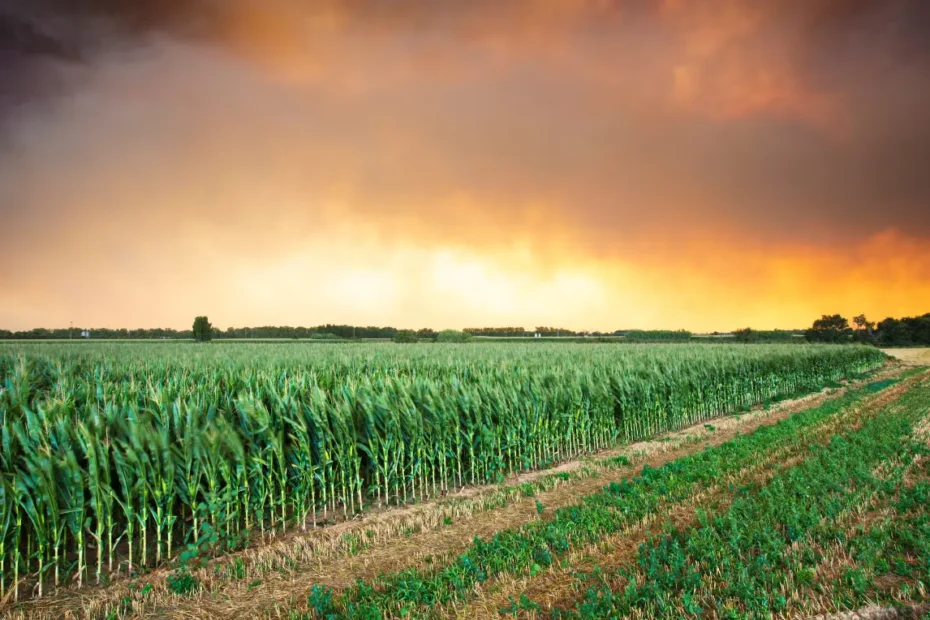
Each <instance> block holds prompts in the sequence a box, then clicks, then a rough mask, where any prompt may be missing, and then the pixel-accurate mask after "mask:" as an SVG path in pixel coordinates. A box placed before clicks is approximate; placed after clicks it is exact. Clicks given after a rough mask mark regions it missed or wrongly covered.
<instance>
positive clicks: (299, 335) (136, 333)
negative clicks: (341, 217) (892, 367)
mask: <svg viewBox="0 0 930 620" xmlns="http://www.w3.org/2000/svg"><path fill="white" fill-rule="evenodd" d="M201 318H202V319H204V322H201V323H200V324H199V327H197V329H198V331H197V332H196V333H195V330H194V329H181V330H178V329H170V328H152V329H146V328H138V329H126V328H120V329H111V328H108V327H98V328H86V327H60V328H54V329H48V328H43V327H38V328H35V329H30V330H25V331H10V330H4V329H0V340H68V339H72V340H77V339H81V338H85V337H86V338H90V339H94V340H97V339H106V340H162V339H163V340H185V339H186V340H190V339H197V340H232V339H242V340H248V339H291V340H293V339H312V340H356V339H382V340H396V341H401V342H416V341H424V340H439V341H440V342H462V341H465V340H468V339H470V338H472V337H476V336H477V337H486V338H532V337H534V336H535V335H536V334H539V335H540V336H542V337H558V336H561V337H576V338H577V337H582V336H594V337H598V336H622V337H624V338H625V340H627V341H629V342H687V341H689V340H691V339H692V336H693V334H691V332H688V331H685V330H676V331H671V330H635V329H626V330H623V329H619V330H616V331H612V332H600V331H592V332H585V331H577V330H571V329H566V328H559V327H536V328H535V329H533V330H527V329H525V328H523V327H470V328H467V329H465V330H462V331H454V330H444V331H442V332H437V331H436V330H433V329H430V328H423V329H419V330H409V329H398V328H396V327H390V326H388V327H376V326H370V325H369V326H360V325H336V324H332V323H326V324H324V325H317V326H315V327H291V326H287V325H285V326H274V325H265V326H261V327H227V328H226V329H223V330H221V329H218V328H216V327H213V326H212V325H210V324H209V321H206V317H198V320H199V319H201ZM713 335H715V336H729V334H720V333H718V332H714V333H713ZM732 339H733V340H735V341H736V342H741V343H779V342H784V343H788V342H804V341H805V340H806V341H808V342H828V343H852V342H858V343H865V344H872V345H875V346H880V347H902V346H903V347H907V346H930V313H927V314H924V315H922V316H917V317H904V318H901V319H896V318H887V319H885V320H884V321H881V322H880V323H876V322H873V321H869V320H868V319H867V318H866V317H865V315H861V314H860V315H859V316H856V317H853V320H852V323H850V321H849V320H848V319H847V318H845V317H843V316H841V315H839V314H832V315H823V316H822V317H821V318H819V319H817V320H816V321H814V323H813V325H811V327H810V328H808V329H807V330H781V329H774V330H755V329H751V328H748V327H746V328H743V329H737V330H735V331H733V332H732ZM721 341H724V340H723V339H721ZM726 341H732V340H730V338H729V337H727V338H726Z"/></svg>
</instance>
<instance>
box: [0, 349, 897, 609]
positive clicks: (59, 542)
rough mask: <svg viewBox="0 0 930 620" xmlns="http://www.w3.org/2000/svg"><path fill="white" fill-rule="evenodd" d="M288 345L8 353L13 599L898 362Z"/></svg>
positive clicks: (3, 556)
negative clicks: (296, 349)
mask: <svg viewBox="0 0 930 620" xmlns="http://www.w3.org/2000/svg"><path fill="white" fill-rule="evenodd" d="M285 349H286V348H283V349H282V350H277V349H276V348H275V347H273V346H271V345H264V346H258V347H248V346H247V345H243V346H242V347H241V348H237V349H236V350H235V352H234V353H227V351H228V350H227V349H224V350H223V355H222V357H221V356H219V355H217V354H216V353H213V352H212V350H209V349H207V350H202V349H199V348H197V347H193V346H185V345H153V347H152V348H151V349H150V350H147V351H143V350H142V348H140V347H138V346H131V345H130V346H128V347H127V346H120V345H100V346H99V347H95V348H94V349H90V348H89V347H81V348H80V350H75V349H74V348H68V347H56V346H55V345H44V346H42V347H41V348H39V347H37V348H29V347H28V346H23V345H19V346H15V347H7V348H3V349H0V377H2V386H3V387H2V388H0V415H2V421H3V427H2V433H3V435H2V452H0V473H2V485H0V575H2V582H0V588H2V590H3V591H4V592H3V593H4V594H6V593H7V590H11V591H12V592H11V593H12V596H13V598H16V597H19V596H20V595H21V594H25V595H28V594H31V593H32V592H33V591H34V592H35V594H36V595H41V594H42V593H43V591H44V590H45V589H47V587H48V585H49V584H60V583H62V582H65V581H68V582H71V581H74V582H76V583H77V584H78V585H80V584H81V583H83V582H87V581H94V582H100V581H102V580H105V579H108V578H110V577H112V576H115V575H116V574H119V573H123V574H128V575H132V574H136V573H138V572H139V571H140V570H143V569H145V568H147V567H152V566H156V565H159V564H161V563H163V562H165V561H166V560H168V559H176V558H177V557H178V552H179V551H183V553H182V554H181V557H180V559H182V560H183V559H185V558H184V553H189V552H190V550H191V549H200V548H204V547H209V549H210V551H211V552H212V553H215V552H218V551H222V550H230V549H235V548H239V547H242V546H244V545H246V544H247V543H248V542H249V541H250V540H251V538H252V536H253V535H258V536H261V537H262V538H266V537H268V536H271V535H280V534H283V533H285V532H287V531H288V530H290V529H294V528H297V529H300V530H304V529H306V528H308V527H312V526H313V525H317V524H319V523H321V522H330V521H332V520H333V519H334V518H335V516H336V515H337V514H338V515H340V516H341V517H343V518H344V517H346V516H348V515H349V514H351V513H358V512H360V511H362V510H365V509H368V508H370V507H371V506H372V505H385V504H397V503H404V502H409V501H419V500H421V499H425V498H428V497H431V496H434V495H438V494H443V493H444V492H445V491H447V490H449V489H454V488H458V487H461V486H462V485H464V484H479V483H487V482H497V481H500V480H502V479H503V478H504V477H506V476H509V475H511V474H513V473H515V472H518V471H525V470H528V469H535V468H541V467H545V466H547V465H550V464H552V463H555V462H557V461H560V460H564V459H567V458H570V457H573V456H576V455H579V454H584V453H590V452H592V451H595V450H598V449H600V448H603V447H605V446H607V445H613V444H616V443H623V442H628V441H633V440H636V439H640V438H643V437H648V436H651V435H654V434H656V433H660V432H665V431H668V430H672V429H676V428H680V427H682V426H686V425H690V424H694V423H695V422H699V421H703V420H707V419H710V418H712V417H715V416H719V415H723V414H727V413H732V412H735V411H739V410H741V409H744V408H746V407H748V406H751V405H752V404H755V403H760V402H765V401H770V400H773V399H778V398H782V397H785V396H787V395H791V394H797V393H803V392H810V391H815V390H818V389H820V388H822V387H823V386H824V385H827V384H829V383H831V382H834V381H837V380H839V379H842V378H844V377H849V376H853V375H857V374H860V373H863V372H866V371H868V370H871V369H873V368H875V367H877V366H878V365H880V364H881V363H882V362H883V356H882V355H881V353H879V352H878V351H876V350H874V349H869V348H859V347H816V346H794V347H790V348H784V347H777V346H773V347H763V346H760V347H735V346H734V347H702V346H700V345H685V346H651V347H645V346H644V347H634V346H631V347H625V348H622V349H621V348H618V347H611V346H604V347H600V346H596V345H594V346H574V345H558V346H552V347H548V346H546V345H530V346H526V347H520V346H517V345H501V346H500V347H482V348H481V349H480V350H478V351H477V352H476V351H475V350H468V351H467V352H466V350H465V349H462V348H456V347H441V346H431V347H429V349H428V350H425V351H424V350H423V349H418V348H416V347H414V348H412V349H411V350H410V351H409V352H408V351H402V352H398V348H397V347H379V346H378V345H362V346H358V347H352V348H349V347H345V348H340V350H338V351H336V350H331V349H328V350H314V351H303V352H299V353H295V352H293V350H288V351H286V350H285ZM202 351H203V352H202ZM24 583H27V584H29V588H28V592H24V589H23V588H22V585H23V584H24Z"/></svg>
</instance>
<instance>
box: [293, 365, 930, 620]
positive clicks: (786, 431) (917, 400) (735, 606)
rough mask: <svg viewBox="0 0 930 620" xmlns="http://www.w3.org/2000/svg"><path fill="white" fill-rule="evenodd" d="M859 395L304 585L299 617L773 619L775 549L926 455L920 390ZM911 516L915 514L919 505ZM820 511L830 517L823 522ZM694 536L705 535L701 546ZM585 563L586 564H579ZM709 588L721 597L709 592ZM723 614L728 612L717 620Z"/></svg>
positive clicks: (928, 395) (926, 390)
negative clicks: (636, 536) (403, 567)
mask: <svg viewBox="0 0 930 620" xmlns="http://www.w3.org/2000/svg"><path fill="white" fill-rule="evenodd" d="M890 384H891V382H882V383H880V384H876V385H874V386H873V387H872V388H871V389H875V390H878V389H887V388H888V386H889V385H890ZM869 392H870V389H869V388H867V389H866V390H863V391H862V392H860V393H856V394H852V395H850V396H848V397H845V398H842V399H840V400H837V401H834V402H830V403H828V404H825V405H823V406H821V407H817V408H814V409H810V410H808V411H804V412H802V413H800V414H797V415H795V416H793V417H791V418H788V419H787V420H784V421H782V422H780V423H778V424H776V425H774V426H764V427H761V428H760V429H759V430H757V431H756V432H754V433H752V434H750V435H745V436H741V437H738V438H736V439H734V440H732V441H729V442H726V443H724V444H722V445H719V446H715V447H711V448H708V449H706V450H704V451H702V452H699V453H696V454H694V455H692V456H688V457H684V458H681V459H678V460H675V461H673V462H670V463H668V464H666V465H665V466H663V467H661V468H658V469H651V468H648V467H646V468H644V469H643V470H642V471H641V472H640V474H638V475H636V476H634V477H632V478H629V479H626V480H623V481H621V482H618V483H611V484H608V485H606V486H605V487H603V489H602V490H601V491H600V492H598V493H595V494H592V495H587V496H585V497H583V498H581V500H580V501H579V502H578V503H577V504H575V505H571V506H567V507H564V508H560V509H558V510H556V511H555V512H554V513H553V514H552V515H546V513H545V511H546V507H545V506H544V505H540V506H539V508H540V518H539V519H538V520H535V521H532V522H530V523H527V524H526V525H523V526H521V527H515V528H512V529H504V530H502V531H500V532H499V533H497V534H496V535H495V536H493V538H491V539H487V540H483V539H476V540H475V542H474V544H473V546H472V547H471V548H469V549H468V550H466V551H465V552H464V553H462V554H461V555H459V556H458V557H457V558H456V559H455V560H453V561H452V562H450V563H448V564H446V565H445V566H442V567H438V568H429V567H426V568H421V569H413V570H408V571H403V572H399V573H394V574H386V575H384V576H382V577H380V578H378V579H376V580H373V581H371V582H364V583H358V584H356V585H354V586H351V587H349V588H346V589H343V590H340V591H338V592H337V591H333V590H331V589H328V588H326V587H318V586H314V587H313V588H312V589H311V590H310V592H309V593H308V596H307V599H306V602H305V603H304V604H297V605H296V609H304V610H306V613H307V614H308V617H310V618H316V617H331V616H335V617H348V618H381V617H401V616H404V617H409V616H432V615H440V616H446V615H456V614H458V615H461V616H467V617H479V616H483V615H492V614H493V613H497V612H499V613H515V614H516V613H518V612H529V611H532V612H534V613H535V614H536V615H539V614H543V615H549V614H552V615H558V616H559V617H565V616H567V617H572V616H573V615H580V616H582V617H596V618H600V617H623V616H627V615H631V614H634V610H638V613H641V614H644V615H645V617H682V616H692V615H701V614H703V615H708V614H710V615H712V616H713V615H715V614H716V615H719V616H722V617H729V616H730V615H732V616H733V617H743V616H744V615H746V614H748V615H749V616H750V617H754V615H755V614H765V613H772V612H784V611H786V610H787V609H788V606H789V603H791V605H792V606H793V607H798V606H802V603H803V602H804V601H803V599H802V598H799V597H800V595H798V594H797V593H795V596H794V597H793V598H791V597H788V596H781V597H779V596H777V595H776V596H768V597H767V596H765V595H764V594H765V592H767V591H768V592H781V591H784V590H785V588H786V587H787V586H786V585H785V584H784V583H783V581H785V580H787V579H788V576H787V575H785V574H782V572H783V571H786V570H788V564H786V562H788V563H790V561H789V560H787V559H784V558H783V557H782V555H783V552H782V551H778V549H783V548H785V547H790V546H791V545H792V544H793V543H796V542H797V541H799V540H802V539H803V538H804V536H805V535H807V534H808V533H809V530H810V529H811V528H813V527H814V526H815V525H817V524H826V526H829V525H831V524H833V521H832V519H835V518H836V517H838V516H839V515H840V514H841V513H843V512H844V511H846V510H848V509H849V508H850V507H851V506H855V505H856V502H860V501H865V499H866V498H868V497H870V495H869V494H870V493H871V492H873V491H874V490H875V488H876V485H879V486H880V485H882V484H885V485H886V486H887V485H891V484H897V483H900V482H901V477H900V475H899V474H901V472H903V471H906V470H908V469H909V468H910V467H911V465H912V464H913V463H914V458H915V457H926V456H928V455H930V447H928V446H927V445H926V443H925V442H926V437H923V436H920V437H915V432H914V428H915V423H918V422H919V421H920V420H921V418H922V417H923V416H926V414H927V410H926V405H927V403H928V401H930V385H928V384H926V383H924V384H923V385H922V386H921V387H919V388H916V389H914V390H913V391H910V392H905V391H904V390H899V391H898V392H897V393H896V394H895V396H894V398H893V399H892V400H891V401H890V402H892V403H894V404H893V405H888V404H881V403H883V402H884V401H877V402H878V403H879V404H881V406H870V407H862V406H861V405H860V404H859V403H860V401H861V400H862V398H863V397H864V396H866V395H868V394H869ZM902 394H903V396H902ZM924 424H926V421H924ZM886 462H887V464H885V465H882V467H880V468H879V465H880V464H883V463H886ZM786 463H787V465H785V464H786ZM876 468H878V469H876ZM882 488H885V487H882ZM888 488H890V487H888ZM918 494H919V491H918ZM840 500H842V501H840ZM674 506H687V507H689V508H688V509H686V510H685V513H686V514H687V515H689V518H684V519H682V520H681V521H680V523H681V524H689V527H687V528H685V529H683V530H678V529H676V528H675V526H674V525H671V524H670V525H669V529H668V531H667V533H665V532H662V531H661V530H659V531H657V532H656V534H655V535H654V537H651V538H648V539H647V540H645V541H643V544H642V545H640V546H639V547H638V549H636V547H635V546H634V547H632V548H633V549H636V551H635V553H634V554H633V555H632V556H631V557H629V558H628V561H626V562H621V563H620V565H619V566H618V567H615V568H614V569H612V570H610V571H609V572H605V570H604V569H603V567H602V566H601V565H600V563H597V562H595V563H593V565H592V563H591V562H590V560H591V556H596V555H597V554H598V553H600V554H601V555H602V556H603V557H602V560H610V559H611V556H616V555H618V554H622V549H623V548H624V547H626V545H623V544H622V542H621V541H622V540H623V539H624V538H628V537H630V536H631V535H632V531H633V530H635V529H636V528H637V527H642V525H643V524H646V523H650V522H652V521H653V520H654V519H655V518H656V517H660V516H662V515H666V514H670V513H672V514H674V512H675V511H673V510H672V508H673V507H674ZM922 508H923V509H924V511H923V515H924V520H926V515H927V513H926V508H927V506H926V505H924V506H923V507H922ZM754 510H758V511H759V514H756V513H755V512H753V511H754ZM818 510H828V511H830V512H828V514H827V515H826V516H824V515H821V514H820V513H817V512H816V511H818ZM765 511H769V512H765ZM691 515H693V517H692V516H691ZM766 519H767V520H766ZM779 520H781V521H779ZM659 523H661V520H660V521H659ZM709 528H715V529H713V530H712V529H709ZM712 531H713V534H711V532H712ZM698 534H700V536H703V537H705V538H699V539H698V538H697V537H698ZM691 536H694V537H695V538H696V540H695V542H694V543H692V544H693V546H694V553H695V554H696V556H695V557H690V556H688V555H687V554H686V553H685V552H684V551H685V550H687V549H688V546H687V545H683V544H682V542H681V539H682V538H686V537H691ZM689 540H690V538H689ZM928 542H930V539H927V541H924V542H922V543H920V544H923V545H926V543H928ZM739 544H742V545H743V548H745V552H743V551H741V547H739ZM778 545H781V547H778ZM580 550H585V553H579V551H580ZM928 550H930V548H926V547H921V548H919V549H918V550H917V552H918V554H917V558H916V559H917V560H918V565H917V566H916V569H917V570H916V572H913V573H908V574H909V575H910V576H911V577H913V578H914V579H916V580H917V581H916V582H915V584H919V583H922V584H924V586H922V587H926V585H928V584H930V574H928V573H927V568H928V565H927V564H924V565H922V566H921V565H920V564H919V561H920V553H925V552H926V551H928ZM699 553H702V554H703V555H697V554H699ZM741 554H742V555H741ZM780 554H781V555H780ZM927 560H930V556H926V555H925V556H924V558H923V561H927ZM791 561H793V559H792V560H791ZM583 562H586V563H587V564H588V565H587V566H585V567H584V568H585V570H579V569H581V568H582V567H581V566H579V564H580V563H583ZM606 563H607V562H605V564H606ZM791 566H794V565H791ZM921 570H923V571H924V572H923V573H921ZM726 571H732V572H733V574H732V575H730V574H724V575H723V576H722V577H721V578H720V579H717V577H716V574H717V573H718V572H720V573H725V572H726ZM702 575H706V576H707V578H706V579H704V578H702ZM552 577H555V578H554V579H553V578H552ZM536 581H540V582H543V583H541V584H536V583H535V582H536ZM776 582H777V583H776ZM776 586H777V587H776ZM712 587H716V588H718V589H722V592H720V593H717V592H714V595H709V594H708V593H707V592H708V590H711V589H712ZM914 587H916V585H915V586H914ZM501 589H503V590H504V592H510V593H511V596H510V597H509V598H508V599H507V600H508V601H509V602H507V603H503V602H502V601H501V600H500V599H501V597H500V592H499V591H500V590H501ZM527 592H533V593H535V595H536V596H538V597H539V599H537V598H536V596H531V595H527ZM479 593H480V594H479ZM486 593H495V594H497V596H488V595H487V594H486ZM476 598H483V599H484V601H483V603H484V604H479V602H478V601H476ZM494 599H496V600H497V601H498V603H499V604H500V606H499V607H498V608H494V609H488V607H487V603H488V600H494ZM573 600H574V601H576V602H575V603H574V604H573V605H572V604H570V603H569V602H570V601H573ZM850 600H856V601H857V602H858V601H861V600H864V599H863V598H861V597H860V598H858V599H850ZM917 600H918V601H919V600H920V598H919V597H918V599H917ZM553 602H555V603H556V605H553ZM540 603H543V604H540ZM559 604H560V605H561V606H562V607H561V608H560V607H559V606H558V605H559ZM728 606H729V607H730V608H732V611H733V614H735V615H733V614H729V615H728V613H727V612H726V609H727V607H728ZM838 606H839V605H838ZM489 612H492V613H489Z"/></svg>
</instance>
